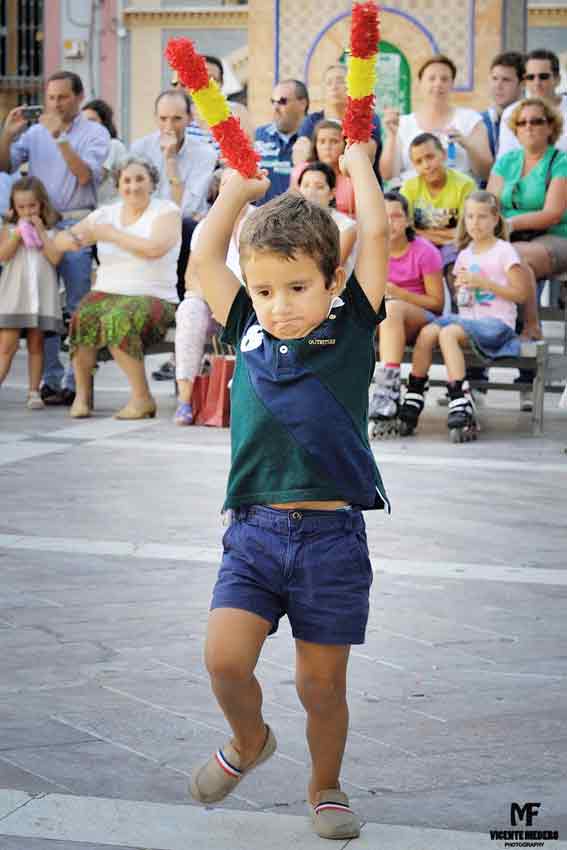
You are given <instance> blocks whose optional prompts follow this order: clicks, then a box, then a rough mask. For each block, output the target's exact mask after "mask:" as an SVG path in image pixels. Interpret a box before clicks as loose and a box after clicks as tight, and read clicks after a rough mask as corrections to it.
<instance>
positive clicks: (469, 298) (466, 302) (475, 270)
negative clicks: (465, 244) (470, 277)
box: [457, 263, 480, 307]
mask: <svg viewBox="0 0 567 850" xmlns="http://www.w3.org/2000/svg"><path fill="white" fill-rule="evenodd" d="M469 272H470V273H471V274H480V266H479V265H478V263H472V265H471V267H470V268H469ZM474 302H475V290H474V289H467V287H466V286H460V287H459V291H458V293H457V304H458V305H459V307H472V305H473V304H474Z"/></svg>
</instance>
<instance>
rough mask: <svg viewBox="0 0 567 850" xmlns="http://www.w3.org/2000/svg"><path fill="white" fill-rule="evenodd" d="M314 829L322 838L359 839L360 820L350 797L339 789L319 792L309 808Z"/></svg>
mask: <svg viewBox="0 0 567 850" xmlns="http://www.w3.org/2000/svg"><path fill="white" fill-rule="evenodd" d="M309 813H310V815H311V822H312V823H313V829H314V830H315V832H316V833H317V835H318V836H320V838H337V839H340V838H358V836H359V835H360V819H359V818H358V816H357V815H355V813H354V812H353V810H352V809H351V807H350V805H349V801H348V797H347V795H346V794H344V793H343V792H342V791H339V790H338V789H337V788H330V789H329V790H328V791H319V792H318V793H317V795H316V797H315V804H314V805H310V806H309Z"/></svg>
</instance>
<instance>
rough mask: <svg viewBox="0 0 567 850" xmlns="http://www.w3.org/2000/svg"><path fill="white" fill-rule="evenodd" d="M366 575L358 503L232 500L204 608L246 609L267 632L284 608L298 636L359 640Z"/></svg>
mask: <svg viewBox="0 0 567 850" xmlns="http://www.w3.org/2000/svg"><path fill="white" fill-rule="evenodd" d="M372 577H373V576H372V566H371V564H370V558H369V557H368V545H367V542H366V531H365V527H364V519H363V517H362V513H361V512H360V511H357V510H338V511H313V510H289V511H288V510H276V509H274V508H267V507H264V506H262V505H254V506H252V507H246V508H239V509H238V510H236V511H234V512H233V521H232V523H231V525H230V526H229V528H228V530H227V532H226V534H225V535H224V538H223V558H222V562H221V567H220V570H219V574H218V578H217V582H216V585H215V588H214V590H213V598H212V602H211V610H212V609H214V608H239V609H241V610H243V611H250V612H251V613H253V614H257V615H258V616H260V617H262V618H263V619H265V620H267V621H268V622H269V623H270V624H271V631H270V634H273V633H274V632H276V631H277V628H278V623H279V620H280V618H281V617H283V616H284V615H285V614H287V616H288V618H289V621H290V624H291V630H292V633H293V636H294V638H297V639H298V640H304V641H309V642H311V643H320V644H337V645H341V646H345V645H348V644H358V643H364V634H365V630H366V623H367V620H368V605H369V591H370V586H371V584H372Z"/></svg>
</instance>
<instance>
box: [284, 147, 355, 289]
mask: <svg viewBox="0 0 567 850" xmlns="http://www.w3.org/2000/svg"><path fill="white" fill-rule="evenodd" d="M335 187H336V175H335V172H334V171H333V169H332V168H331V166H330V165H327V164H326V163H324V162H310V163H309V164H308V165H307V166H306V167H305V168H304V170H303V171H302V172H301V174H300V175H299V180H298V189H299V191H300V192H301V194H302V195H303V197H304V198H307V200H308V201H312V203H314V204H319V206H321V207H326V208H328V210H329V212H330V213H331V216H332V217H333V220H334V222H335V224H336V225H337V227H338V228H339V234H340V247H341V266H342V267H343V268H344V270H345V272H346V279H347V280H348V279H349V277H350V276H351V274H352V272H353V269H354V263H355V258H356V250H355V244H356V222H355V221H354V220H353V219H352V218H350V216H348V215H345V213H341V212H339V211H338V210H336V209H335V207H334V205H333V202H334V198H335Z"/></svg>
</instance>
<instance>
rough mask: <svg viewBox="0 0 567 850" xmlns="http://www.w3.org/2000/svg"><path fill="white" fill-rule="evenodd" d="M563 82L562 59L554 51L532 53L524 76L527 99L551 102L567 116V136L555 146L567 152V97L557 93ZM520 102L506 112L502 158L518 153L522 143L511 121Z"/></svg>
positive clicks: (566, 133) (565, 132)
mask: <svg viewBox="0 0 567 850" xmlns="http://www.w3.org/2000/svg"><path fill="white" fill-rule="evenodd" d="M560 79H561V70H560V66H559V58H558V57H557V55H556V54H555V53H553V52H552V51H551V50H532V51H531V53H528V55H527V56H526V71H525V74H524V86H525V92H526V95H525V96H526V97H541V98H543V99H544V100H546V101H548V103H550V104H551V105H552V106H553V107H554V108H555V109H556V110H557V111H558V112H559V113H560V114H561V115H562V116H563V133H562V135H561V137H560V138H559V139H558V141H557V142H556V144H555V147H557V148H559V149H560V150H562V151H567V95H565V94H562V95H561V94H556V93H555V90H556V88H557V86H558V85H559V82H560ZM517 103H518V101H516V102H515V103H512V104H511V105H510V106H508V108H507V109H505V110H504V112H503V114H502V122H501V125H500V141H499V145H498V156H499V157H500V156H502V155H503V154H505V153H508V151H511V150H516V149H517V148H519V147H520V143H519V142H518V139H517V137H516V135H515V133H514V132H513V131H512V130H511V129H510V127H509V124H508V119H509V118H510V116H511V114H512V112H513V111H514V108H515V107H516V106H517Z"/></svg>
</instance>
